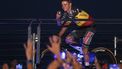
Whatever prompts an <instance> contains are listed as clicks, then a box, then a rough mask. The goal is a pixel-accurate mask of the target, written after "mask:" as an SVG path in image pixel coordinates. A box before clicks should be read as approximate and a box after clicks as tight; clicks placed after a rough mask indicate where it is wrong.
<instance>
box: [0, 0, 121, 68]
mask: <svg viewBox="0 0 122 69" xmlns="http://www.w3.org/2000/svg"><path fill="white" fill-rule="evenodd" d="M121 3H122V2H121V0H73V5H74V6H75V7H78V8H81V9H84V10H85V11H87V12H88V13H89V14H91V15H92V16H93V17H94V18H95V19H110V20H109V21H104V20H103V21H96V22H95V23H96V28H97V30H96V31H97V33H96V35H95V37H94V42H93V45H92V46H91V49H94V48H96V47H106V48H108V49H110V50H111V51H112V52H113V50H114V49H113V47H114V42H113V39H114V36H117V37H118V38H119V39H122V30H121V29H122V14H121V12H122V7H121V6H122V5H121ZM59 9H61V6H60V0H1V1H0V66H1V64H2V63H3V62H7V63H8V62H10V61H11V60H12V59H17V60H19V62H20V63H23V62H26V61H25V59H26V58H25V56H24V47H23V43H25V42H26V39H27V28H28V25H29V23H30V22H28V21H26V20H14V19H25V18H26V19H28V18H35V19H54V18H55V13H56V11H57V10H59ZM3 19H5V20H3ZM8 19H9V20H8ZM10 19H13V20H10ZM114 19H115V20H116V19H119V20H120V21H111V20H114ZM42 22H43V23H42V25H41V51H42V50H44V49H45V48H46V42H47V40H48V36H50V35H51V34H53V33H54V32H56V31H57V28H58V27H57V26H56V23H55V22H49V21H48V22H47V24H45V22H44V21H42ZM38 23H39V22H36V24H37V25H38ZM33 25H34V24H33ZM37 25H36V26H37ZM35 28H36V27H35ZM34 32H35V31H34ZM121 46H122V43H121V42H118V44H117V60H118V63H119V60H120V59H122V54H121V52H122V47H121Z"/></svg>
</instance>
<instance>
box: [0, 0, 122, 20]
mask: <svg viewBox="0 0 122 69" xmlns="http://www.w3.org/2000/svg"><path fill="white" fill-rule="evenodd" d="M72 1H73V5H74V6H75V7H78V8H80V9H84V10H85V11H87V12H89V13H90V14H92V15H93V16H94V18H122V14H121V12H122V7H121V3H122V2H121V0H72ZM59 9H61V6H60V0H1V1H0V18H8V19H9V18H55V13H56V11H57V10H59Z"/></svg>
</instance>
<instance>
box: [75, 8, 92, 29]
mask: <svg viewBox="0 0 122 69" xmlns="http://www.w3.org/2000/svg"><path fill="white" fill-rule="evenodd" d="M75 19H86V20H87V21H85V20H84V21H76V22H75V23H76V25H77V26H80V27H83V26H90V25H92V24H93V22H94V21H93V18H92V17H91V16H90V15H89V14H88V13H87V12H85V11H83V10H82V11H80V12H78V14H77V15H76V16H75Z"/></svg>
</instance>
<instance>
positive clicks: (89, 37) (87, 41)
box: [82, 31, 94, 66]
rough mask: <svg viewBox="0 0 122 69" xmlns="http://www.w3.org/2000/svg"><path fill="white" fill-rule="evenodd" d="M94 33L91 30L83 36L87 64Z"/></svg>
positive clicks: (87, 64)
mask: <svg viewBox="0 0 122 69" xmlns="http://www.w3.org/2000/svg"><path fill="white" fill-rule="evenodd" d="M93 35H94V33H93V32H91V31H88V32H86V34H85V36H84V37H83V43H82V49H83V54H84V60H85V66H89V65H90V64H89V51H88V48H89V45H90V42H91V40H92V37H93Z"/></svg>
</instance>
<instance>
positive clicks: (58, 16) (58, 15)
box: [56, 11, 61, 20]
mask: <svg viewBox="0 0 122 69" xmlns="http://www.w3.org/2000/svg"><path fill="white" fill-rule="evenodd" d="M60 17H61V12H60V11H58V12H57V13H56V19H57V20H59V19H60Z"/></svg>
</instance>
